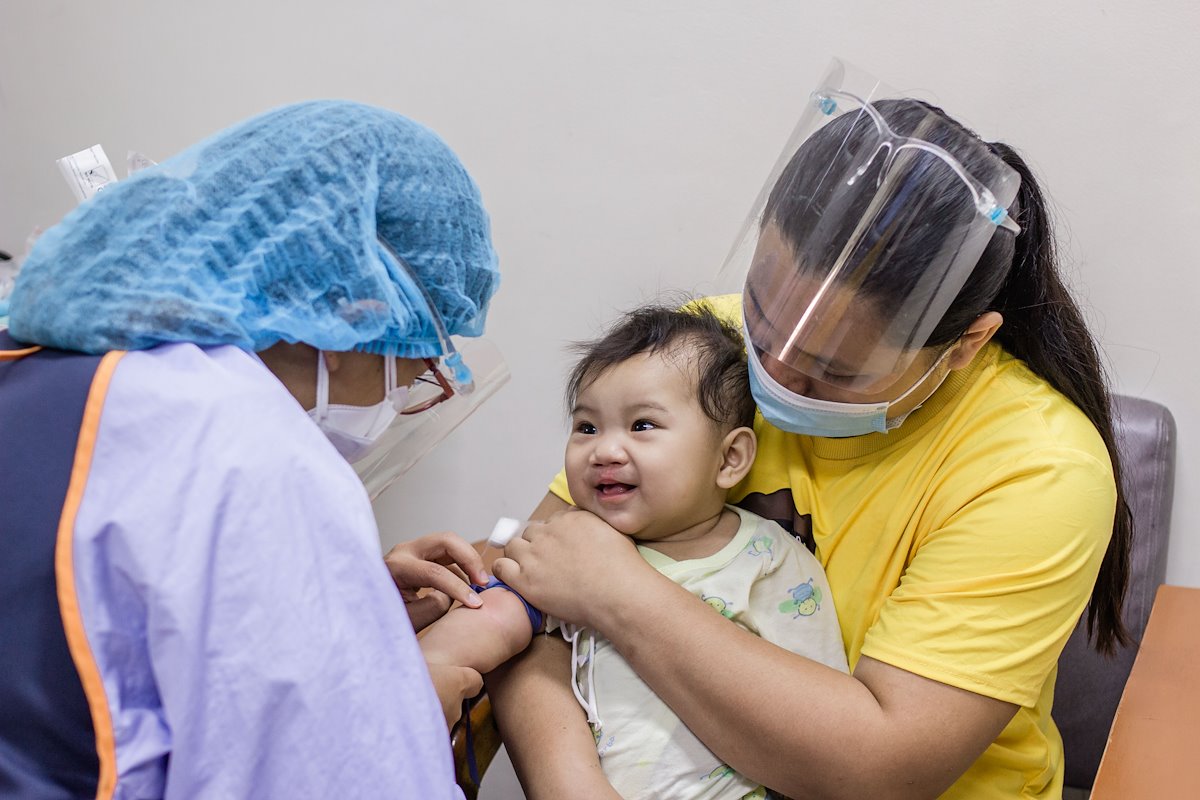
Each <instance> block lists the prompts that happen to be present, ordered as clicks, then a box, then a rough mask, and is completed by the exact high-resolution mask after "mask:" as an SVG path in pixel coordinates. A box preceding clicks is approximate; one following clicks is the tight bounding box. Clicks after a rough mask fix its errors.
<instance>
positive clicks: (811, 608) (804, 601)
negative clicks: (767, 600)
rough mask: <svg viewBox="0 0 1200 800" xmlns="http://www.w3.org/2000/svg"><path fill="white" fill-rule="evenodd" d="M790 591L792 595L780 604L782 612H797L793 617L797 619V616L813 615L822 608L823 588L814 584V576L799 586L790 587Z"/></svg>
mask: <svg viewBox="0 0 1200 800" xmlns="http://www.w3.org/2000/svg"><path fill="white" fill-rule="evenodd" d="M788 593H789V594H791V597H790V598H788V599H787V600H784V601H783V602H782V603H780V604H779V611H780V613H782V614H791V613H792V612H795V615H794V616H793V617H792V619H796V618H797V617H811V616H812V615H813V614H815V613H816V612H818V611H820V610H821V590H820V588H819V587H816V586H813V579H812V578H809V579H808V580H807V581H806V582H804V583H802V584H800V585H799V586H796V587H793V588H791V589H788Z"/></svg>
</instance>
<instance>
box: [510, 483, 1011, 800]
mask: <svg viewBox="0 0 1200 800" xmlns="http://www.w3.org/2000/svg"><path fill="white" fill-rule="evenodd" d="M560 502H561V501H560ZM564 505H565V504H564ZM505 555H506V557H507V558H506V559H501V560H499V561H497V562H496V564H495V566H494V571H495V572H496V574H497V576H498V577H500V578H501V579H502V580H504V581H505V582H506V583H508V584H509V585H511V586H513V587H514V588H515V589H517V590H518V591H520V592H521V593H522V595H523V596H525V597H526V598H527V599H528V600H530V602H532V603H534V604H535V605H539V606H540V607H542V608H544V609H547V610H549V611H551V612H552V613H555V614H556V615H559V616H563V617H565V618H568V619H574V620H577V621H579V622H581V623H582V624H585V625H589V626H591V627H594V628H596V629H597V630H598V631H600V632H601V633H603V634H604V635H605V636H606V637H607V638H608V639H609V640H610V641H612V642H613V644H614V645H615V646H616V647H617V649H618V650H619V651H620V652H621V654H622V655H623V656H624V657H625V658H626V660H628V661H629V663H630V664H631V666H632V667H633V668H634V670H635V671H636V672H637V673H638V675H639V676H641V678H642V679H643V680H645V681H646V683H647V684H649V685H650V687H651V688H652V689H654V690H655V692H656V693H658V695H659V696H660V697H662V698H663V700H664V701H665V702H666V703H667V704H668V705H669V706H671V708H672V709H673V710H674V711H675V713H677V714H678V715H679V716H680V718H681V719H682V720H683V721H684V723H685V724H687V725H688V727H689V728H691V729H692V731H693V732H694V733H695V734H696V735H697V736H698V737H699V738H700V739H701V741H703V742H704V743H705V744H706V745H707V746H708V747H709V748H710V749H711V750H712V751H713V752H714V753H716V754H717V755H718V756H719V757H721V758H722V759H723V760H725V761H726V762H727V763H728V764H729V765H730V766H732V767H733V768H734V769H736V770H738V771H739V772H741V773H742V774H744V775H746V776H747V777H749V778H750V779H751V780H756V781H759V782H761V783H763V784H765V785H767V786H770V787H772V788H774V789H776V790H778V791H781V792H783V793H785V794H788V795H791V796H797V797H799V796H812V797H863V796H872V797H931V796H936V795H937V794H939V793H940V792H941V791H942V790H944V789H945V788H946V787H948V786H949V785H950V784H951V783H953V782H954V781H955V780H956V779H957V778H958V777H959V776H960V775H961V774H962V773H963V772H964V771H965V770H966V769H967V767H969V766H970V764H971V763H972V762H973V761H974V760H975V759H976V758H978V756H979V755H980V754H981V753H982V752H983V751H984V749H986V748H987V746H988V745H989V744H990V743H991V742H992V741H993V740H994V739H995V738H996V736H997V735H999V733H1000V731H1001V730H1002V729H1003V728H1004V726H1005V725H1006V724H1007V723H1008V721H1009V720H1010V719H1011V717H1012V715H1013V714H1014V713H1015V711H1016V706H1015V705H1013V704H1010V703H1005V702H1002V701H999V700H995V699H992V698H988V697H984V696H982V695H978V694H974V693H972V692H968V691H964V690H962V689H958V688H955V687H952V686H948V685H945V684H941V683H938V682H936V681H932V680H929V679H926V678H923V677H920V676H918V675H915V674H913V673H910V672H906V671H904V670H901V669H897V668H895V667H891V666H889V665H887V664H884V663H883V662H879V661H876V660H873V659H870V658H865V657H864V658H862V659H861V660H860V661H859V663H858V665H857V667H856V669H855V672H854V674H853V675H844V674H842V673H839V672H837V671H835V670H832V669H829V668H827V667H824V666H822V665H820V664H817V663H815V662H813V661H810V660H808V659H805V658H803V657H800V656H797V655H795V654H792V653H789V652H787V651H785V650H783V649H781V648H779V647H776V646H775V645H772V644H770V643H769V642H766V641H764V640H762V639H760V638H758V637H757V636H754V635H753V634H751V633H749V632H747V631H744V630H742V629H741V628H739V627H737V626H736V625H731V624H729V622H728V621H727V620H725V619H724V618H722V617H720V616H719V615H716V614H713V613H712V610H711V609H710V608H708V607H707V606H706V605H705V604H704V603H703V602H701V601H700V600H699V599H698V598H696V597H694V596H692V595H691V594H690V593H689V592H687V591H686V590H684V589H681V588H680V587H678V586H677V585H676V584H675V583H673V582H672V581H670V580H669V579H667V578H664V577H662V576H661V575H659V574H658V572H657V571H655V570H654V569H653V568H652V567H650V566H649V565H648V564H646V563H645V561H644V560H643V559H642V558H641V557H640V556H639V555H638V553H637V551H636V549H635V548H634V547H633V546H632V544H631V543H630V542H629V540H628V539H627V538H626V537H624V536H622V535H621V534H619V533H617V532H616V531H614V530H613V529H612V528H610V527H609V526H607V525H605V524H604V523H603V522H602V521H601V520H599V519H598V518H596V517H594V516H593V515H591V514H588V513H587V512H583V511H568V512H566V513H563V514H560V515H558V516H556V517H555V518H554V519H553V520H551V521H549V522H548V523H547V524H546V525H540V526H534V527H532V528H530V529H528V530H527V531H526V533H525V538H524V539H518V540H515V541H514V542H512V543H510V544H509V546H508V548H507V549H506V551H505ZM600 564H602V565H604V568H603V569H598V568H596V565H600ZM564 663H565V662H564ZM564 668H567V667H564ZM730 676H745V677H744V678H735V679H731V677H730ZM764 687H768V688H764ZM775 687H788V688H787V690H786V691H779V690H778V689H777V688H775ZM505 700H506V702H514V703H515V702H516V701H515V700H513V699H511V698H505ZM540 713H543V714H544V713H546V712H540ZM530 716H532V715H530ZM543 719H546V717H543ZM521 724H522V725H523V726H524V725H528V724H531V720H529V719H523V720H522V723H521ZM532 724H536V723H532ZM550 727H551V726H550V725H549V724H546V723H543V726H542V727H541V728H540V729H539V730H530V729H528V728H522V730H521V731H520V734H519V735H520V738H521V739H522V740H524V741H528V742H531V743H532V742H536V743H538V744H540V745H541V746H557V745H558V740H557V739H555V738H554V735H553V732H552V731H551V730H550ZM763 742H772V743H773V745H772V746H771V747H769V748H764V747H763V746H762V745H763ZM535 778H536V776H535Z"/></svg>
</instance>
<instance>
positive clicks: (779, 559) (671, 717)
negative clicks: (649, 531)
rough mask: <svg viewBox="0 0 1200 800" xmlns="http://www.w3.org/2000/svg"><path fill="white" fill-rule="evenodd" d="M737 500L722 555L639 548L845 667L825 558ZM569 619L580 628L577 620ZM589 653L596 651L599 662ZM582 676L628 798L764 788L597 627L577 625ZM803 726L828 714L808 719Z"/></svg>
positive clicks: (615, 781)
mask: <svg viewBox="0 0 1200 800" xmlns="http://www.w3.org/2000/svg"><path fill="white" fill-rule="evenodd" d="M729 508H730V509H732V510H733V511H736V512H737V513H738V515H739V516H740V517H741V519H742V524H741V526H740V527H739V528H738V532H737V533H736V534H735V535H734V537H733V539H732V540H730V542H729V544H727V545H726V546H725V547H723V548H721V550H720V551H719V552H717V553H715V554H714V555H711V556H708V557H707V558H699V559H693V560H690V561H675V560H673V559H671V558H668V557H667V556H664V555H662V554H661V553H658V552H656V551H654V550H650V549H648V548H646V547H639V548H638V550H639V551H640V552H641V554H642V557H643V558H645V559H646V561H647V562H648V563H649V564H650V565H651V566H653V567H654V568H655V569H657V570H658V571H659V572H661V573H662V574H663V575H665V576H666V577H668V578H670V579H671V580H673V581H675V582H676V583H678V584H679V585H680V586H682V587H683V588H685V589H687V590H688V591H690V592H692V594H695V595H697V596H698V597H700V599H702V600H704V601H705V602H706V603H708V604H709V605H710V606H711V607H712V608H713V611H714V613H719V614H721V615H722V616H724V617H726V618H727V619H729V620H730V622H732V623H733V624H735V625H740V626H741V627H743V628H745V629H746V630H748V631H750V632H751V633H753V634H755V635H757V636H761V637H762V638H764V639H766V640H767V641H769V642H772V643H774V644H777V645H779V646H780V647H783V648H785V649H787V650H791V651H792V652H793V653H799V654H800V655H803V656H806V657H807V658H811V659H813V660H814V661H819V662H821V663H822V664H826V665H828V666H830V667H833V668H834V669H837V670H841V671H842V672H847V671H848V669H847V666H846V655H845V651H844V649H843V646H842V634H841V629H840V628H839V627H838V620H837V613H836V612H835V611H834V608H833V601H832V598H831V597H830V595H829V585H828V584H827V583H826V581H825V573H824V570H822V569H821V565H820V564H819V563H818V562H817V559H816V558H814V557H813V555H812V554H811V553H810V552H809V551H808V549H807V548H805V547H804V545H803V544H801V543H800V542H799V541H798V540H797V539H795V538H793V537H792V536H791V535H789V534H788V533H787V532H786V531H784V530H783V529H782V528H781V527H779V525H777V524H776V523H774V522H771V521H770V520H767V519H763V518H762V517H760V516H758V515H756V514H752V513H750V512H749V511H744V510H742V509H740V508H735V507H733V506H729ZM646 613H648V614H652V613H654V610H653V609H647V611H646ZM556 627H559V621H558V620H548V621H547V630H553V629H554V628H556ZM562 627H564V628H565V629H566V630H567V631H568V632H574V631H573V629H572V626H570V625H565V626H562ZM590 658H595V663H594V664H593V665H589V663H588V662H589V659H590ZM696 658H701V659H702V658H704V653H702V652H701V653H696ZM589 666H591V675H590V680H589ZM740 680H741V681H743V682H745V683H748V684H751V685H756V684H760V683H761V685H762V690H763V691H764V692H776V691H778V690H779V689H778V687H775V686H772V685H769V684H768V683H767V682H766V681H764V680H761V679H760V678H759V676H757V675H754V674H753V673H749V674H746V675H744V676H742V677H741V678H740ZM575 682H576V688H577V691H578V692H579V694H580V696H581V701H586V700H588V699H589V695H591V700H592V704H591V705H592V714H591V717H592V733H593V735H594V736H595V738H596V749H597V752H598V753H599V754H600V764H601V766H602V767H603V769H604V774H605V776H606V777H607V778H608V780H609V782H610V783H611V784H612V785H613V788H615V789H616V790H617V792H618V793H619V794H620V795H621V796H622V797H623V798H626V800H633V799H634V798H659V799H660V800H695V799H698V798H705V800H710V799H711V800H716V799H717V798H721V799H722V800H724V798H731V799H733V800H736V799H737V798H743V797H750V798H761V797H765V796H766V793H765V791H764V790H763V788H762V787H760V786H759V785H758V784H756V783H754V782H752V781H748V780H746V779H745V778H743V777H742V776H741V775H739V774H738V773H736V772H734V771H733V770H732V769H730V768H729V767H728V766H726V765H725V764H723V763H722V762H721V761H720V759H718V758H717V757H716V756H715V755H713V754H712V753H711V752H709V750H708V748H706V747H705V746H704V745H703V744H701V742H700V740H699V739H697V738H696V737H695V736H694V735H692V732H691V731H690V730H688V728H687V726H685V725H684V724H683V722H682V721H681V720H680V719H679V717H677V716H675V714H674V712H672V711H671V709H670V708H668V707H667V704H666V703H664V702H663V701H662V700H660V699H659V698H658V696H657V695H655V694H654V692H653V691H651V689H650V687H649V686H647V685H646V684H645V683H644V682H643V681H642V680H641V678H639V677H638V676H637V674H636V673H634V671H633V669H632V668H631V667H630V666H629V664H628V663H626V661H625V659H624V658H622V657H621V655H620V654H619V653H618V652H617V651H616V648H614V647H613V646H612V644H611V643H610V642H608V640H606V639H603V638H601V637H600V636H599V635H597V634H594V633H593V632H591V631H589V630H583V631H580V632H579V639H578V642H577V644H576V661H575ZM796 724H797V725H820V724H821V722H820V720H802V719H801V720H796Z"/></svg>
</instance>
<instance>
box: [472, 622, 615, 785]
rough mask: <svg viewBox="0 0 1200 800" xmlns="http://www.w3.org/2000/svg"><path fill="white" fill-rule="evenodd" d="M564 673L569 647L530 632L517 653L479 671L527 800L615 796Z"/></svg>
mask: <svg viewBox="0 0 1200 800" xmlns="http://www.w3.org/2000/svg"><path fill="white" fill-rule="evenodd" d="M570 674H571V648H570V647H569V646H566V643H565V642H563V641H562V640H561V639H559V638H558V637H550V636H535V637H534V640H533V643H532V644H531V645H530V646H529V648H528V649H527V650H526V651H525V652H524V653H523V654H522V655H521V656H519V657H518V658H515V659H513V660H511V661H509V662H508V663H507V664H505V665H504V666H502V667H500V668H499V669H497V670H495V671H493V672H491V673H489V674H488V675H486V676H485V681H486V684H487V690H488V695H489V696H490V697H491V700H492V709H493V710H494V713H495V715H496V721H497V724H498V725H499V726H500V733H501V736H502V738H503V740H504V744H505V748H506V749H507V750H508V754H509V756H510V757H511V758H512V762H513V767H514V768H515V769H516V772H517V777H518V778H520V781H521V786H522V787H523V788H524V789H525V793H526V795H527V796H528V797H529V798H530V800H542V799H543V798H552V799H553V800H557V799H558V798H563V797H570V798H581V799H584V800H592V799H593V798H594V799H595V800H601V799H602V798H603V799H604V800H619V796H618V795H617V793H616V792H615V791H614V790H613V788H612V786H611V785H610V784H609V783H608V780H607V779H606V778H605V777H604V773H603V772H601V770H600V757H599V756H597V755H596V742H595V739H593V738H592V733H591V729H590V728H589V727H588V724H587V719H586V718H585V716H584V714H583V710H582V709H581V708H580V707H579V703H578V702H576V700H575V696H574V694H572V692H571V687H570V684H569V683H568V680H569V676H570Z"/></svg>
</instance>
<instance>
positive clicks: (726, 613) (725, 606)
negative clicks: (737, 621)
mask: <svg viewBox="0 0 1200 800" xmlns="http://www.w3.org/2000/svg"><path fill="white" fill-rule="evenodd" d="M700 599H701V600H703V601H704V602H706V603H708V605H709V606H710V607H711V608H712V610H713V611H716V612H717V613H718V614H720V615H721V616H722V617H724V618H725V619H733V609H731V608H730V607H729V603H727V602H725V601H724V600H722V599H721V598H720V597H717V596H716V595H710V594H702V595H700Z"/></svg>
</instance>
